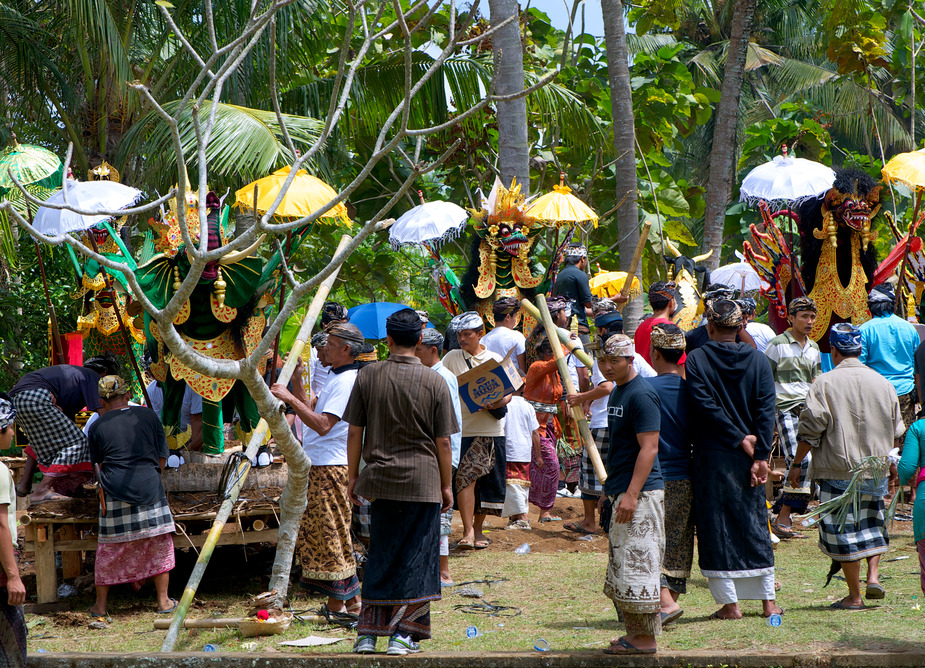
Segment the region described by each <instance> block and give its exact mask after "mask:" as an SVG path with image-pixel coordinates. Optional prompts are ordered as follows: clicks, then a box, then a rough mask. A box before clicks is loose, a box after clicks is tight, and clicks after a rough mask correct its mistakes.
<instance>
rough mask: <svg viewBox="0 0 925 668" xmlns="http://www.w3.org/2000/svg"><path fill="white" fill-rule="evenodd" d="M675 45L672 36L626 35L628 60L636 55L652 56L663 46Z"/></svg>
mask: <svg viewBox="0 0 925 668" xmlns="http://www.w3.org/2000/svg"><path fill="white" fill-rule="evenodd" d="M677 43H678V40H677V39H675V37H674V36H673V35H668V34H663V33H659V34H655V35H652V34H646V35H637V34H635V33H627V35H626V51H627V53H628V54H629V57H630V60H632V59H633V58H635V57H636V54H637V53H648V54H654V53H655V52H656V51H658V50H659V49H661V48H662V47H663V46H671V45H673V44H677Z"/></svg>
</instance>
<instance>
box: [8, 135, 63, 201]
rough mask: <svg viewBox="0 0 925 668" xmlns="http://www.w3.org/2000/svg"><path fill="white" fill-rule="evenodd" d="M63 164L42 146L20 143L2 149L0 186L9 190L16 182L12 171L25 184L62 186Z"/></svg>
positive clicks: (56, 187)
mask: <svg viewBox="0 0 925 668" xmlns="http://www.w3.org/2000/svg"><path fill="white" fill-rule="evenodd" d="M62 168H63V165H62V164H61V160H59V159H58V156H56V155H55V154H54V153H52V152H51V151H49V150H48V149H44V148H42V147H41V146H33V145H32V144H18V143H16V142H15V141H14V142H13V145H12V146H7V147H6V148H5V149H3V150H2V151H0V188H2V189H6V190H9V189H10V188H15V187H16V184H15V183H13V179H12V178H11V177H10V173H11V172H12V175H13V176H15V177H16V180H18V181H19V182H20V183H21V184H23V185H30V184H34V185H37V186H42V187H45V188H47V189H50V190H57V189H60V188H61V170H62Z"/></svg>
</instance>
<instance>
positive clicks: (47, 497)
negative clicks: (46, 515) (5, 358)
mask: <svg viewBox="0 0 925 668" xmlns="http://www.w3.org/2000/svg"><path fill="white" fill-rule="evenodd" d="M71 498H73V497H70V496H64V494H58V493H57V492H46V493H45V494H43V495H41V496H37V495H36V494H33V495H32V497H31V498H30V499H29V503H31V504H36V503H42V502H44V501H70V500H71Z"/></svg>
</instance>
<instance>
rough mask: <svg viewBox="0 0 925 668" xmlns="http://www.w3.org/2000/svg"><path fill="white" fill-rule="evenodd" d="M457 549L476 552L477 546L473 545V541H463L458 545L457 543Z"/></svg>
mask: <svg viewBox="0 0 925 668" xmlns="http://www.w3.org/2000/svg"><path fill="white" fill-rule="evenodd" d="M456 549H457V550H474V549H475V545H473V543H472V541H471V540H465V539H463V540H461V541H459V542H458V543H456Z"/></svg>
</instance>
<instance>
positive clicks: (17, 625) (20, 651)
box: [0, 569, 28, 668]
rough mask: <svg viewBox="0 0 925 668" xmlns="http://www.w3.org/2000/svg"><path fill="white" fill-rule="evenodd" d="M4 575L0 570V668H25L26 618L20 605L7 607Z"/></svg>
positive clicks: (7, 596) (7, 595)
mask: <svg viewBox="0 0 925 668" xmlns="http://www.w3.org/2000/svg"><path fill="white" fill-rule="evenodd" d="M8 600H9V592H7V589H6V574H5V573H4V572H3V570H2V569H0V668H26V634H27V633H28V631H27V630H26V618H25V615H23V611H22V606H21V605H9V604H8V603H7V601H8Z"/></svg>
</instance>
